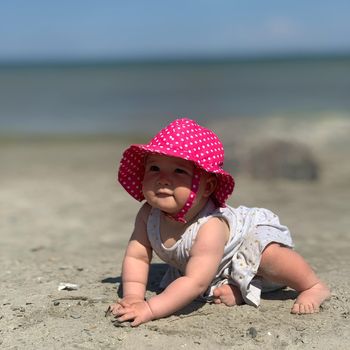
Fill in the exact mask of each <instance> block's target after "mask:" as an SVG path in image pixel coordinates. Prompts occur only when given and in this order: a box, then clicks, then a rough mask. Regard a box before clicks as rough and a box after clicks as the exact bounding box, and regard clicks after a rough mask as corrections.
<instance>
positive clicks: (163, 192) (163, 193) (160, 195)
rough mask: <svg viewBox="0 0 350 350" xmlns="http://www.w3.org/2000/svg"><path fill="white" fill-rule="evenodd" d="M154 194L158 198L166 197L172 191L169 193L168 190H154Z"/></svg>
mask: <svg viewBox="0 0 350 350" xmlns="http://www.w3.org/2000/svg"><path fill="white" fill-rule="evenodd" d="M156 196H157V197H159V198H166V197H171V196H172V193H170V192H169V191H162V190H161V191H157V192H156Z"/></svg>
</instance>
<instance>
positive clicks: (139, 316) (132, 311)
mask: <svg viewBox="0 0 350 350" xmlns="http://www.w3.org/2000/svg"><path fill="white" fill-rule="evenodd" d="M118 304H119V307H118V308H117V310H116V311H115V313H114V314H115V315H116V316H117V317H118V318H117V320H118V321H119V322H125V321H132V322H131V326H133V327H136V326H139V325H140V324H142V323H146V322H148V321H151V320H153V319H154V316H153V313H152V310H151V309H150V307H149V305H148V303H147V301H144V300H142V301H139V302H135V303H133V304H128V303H126V302H124V301H123V300H122V301H120V302H119V303H118Z"/></svg>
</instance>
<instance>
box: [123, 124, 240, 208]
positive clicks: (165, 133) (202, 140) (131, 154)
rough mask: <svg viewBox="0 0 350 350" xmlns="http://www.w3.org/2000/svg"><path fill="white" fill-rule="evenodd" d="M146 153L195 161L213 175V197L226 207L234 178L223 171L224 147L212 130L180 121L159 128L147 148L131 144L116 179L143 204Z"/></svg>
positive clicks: (124, 154) (124, 155)
mask: <svg viewBox="0 0 350 350" xmlns="http://www.w3.org/2000/svg"><path fill="white" fill-rule="evenodd" d="M149 153H157V154H163V155H167V156H173V157H178V158H182V159H186V160H189V161H192V162H194V163H195V164H196V165H197V166H198V167H200V168H202V169H204V170H206V171H207V172H210V173H213V174H216V176H217V179H218V186H217V188H216V190H215V192H214V194H213V196H214V198H215V199H216V201H217V204H218V205H220V206H225V202H226V200H227V198H228V197H229V196H230V195H231V193H232V191H233V188H234V179H233V177H232V176H231V175H230V174H229V173H227V172H225V171H224V170H223V169H222V166H223V163H224V148H223V145H222V143H221V141H220V140H219V138H218V137H217V136H216V135H215V133H213V132H212V131H211V130H209V129H206V128H204V127H202V126H200V125H198V124H197V123H196V122H195V121H193V120H190V119H187V118H182V119H177V120H175V121H173V122H172V123H171V124H169V125H168V126H167V127H165V128H164V129H162V130H161V131H160V132H159V133H158V134H157V135H156V136H155V137H154V138H153V139H152V140H151V141H150V143H148V144H147V145H132V146H130V147H129V148H128V149H127V150H126V151H125V152H124V153H123V158H122V160H121V162H120V167H119V173H118V180H119V182H120V183H121V184H122V186H123V187H124V188H125V190H126V191H127V192H128V193H129V194H130V195H131V196H133V197H134V198H135V199H137V200H138V201H142V200H143V199H144V196H143V194H142V179H143V176H144V157H145V155H146V154H149Z"/></svg>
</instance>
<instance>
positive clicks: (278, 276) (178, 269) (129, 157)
mask: <svg viewBox="0 0 350 350" xmlns="http://www.w3.org/2000/svg"><path fill="white" fill-rule="evenodd" d="M223 161H224V149H223V146H222V143H221V141H220V140H219V139H218V137H217V136H216V134H214V133H213V132H212V131H211V130H209V129H206V128H204V127H202V126H200V125H198V124H197V123H196V122H195V121H193V120H190V119H177V120H175V121H173V122H172V123H171V124H170V125H168V126H167V127H166V128H164V129H163V130H161V131H160V132H159V133H158V134H157V135H156V136H155V137H154V138H153V139H152V140H151V141H150V143H149V144H147V145H132V146H131V147H129V148H128V149H127V150H126V151H125V152H124V154H123V158H122V160H121V163H120V168H119V174H118V179H119V182H120V183H121V184H122V186H123V187H124V188H125V190H126V191H127V192H128V193H129V194H130V195H131V196H132V197H134V198H135V199H137V200H138V201H142V200H144V199H145V200H146V202H145V204H143V206H142V207H141V209H140V210H139V212H138V214H137V216H136V220H135V227H134V231H133V233H132V236H131V238H130V241H129V244H128V247H127V249H126V252H125V257H124V260H123V267H122V282H123V283H122V286H123V298H122V299H121V300H119V301H117V302H116V303H115V304H113V305H111V306H110V311H111V312H112V314H113V315H115V316H116V317H117V320H118V321H120V322H124V321H130V322H131V325H132V326H138V325H140V324H142V323H145V322H148V321H151V320H154V319H158V318H162V317H166V316H169V315H171V314H173V313H174V312H176V311H178V310H180V309H182V308H183V307H184V306H186V305H187V304H189V303H191V302H192V301H193V300H195V299H196V298H198V297H201V298H204V299H206V300H208V301H211V302H214V303H216V304H224V305H227V306H233V305H239V304H243V303H247V304H250V305H254V306H259V303H260V294H261V292H262V291H269V290H274V289H278V288H281V287H283V286H288V287H291V288H293V289H295V290H296V291H298V292H299V295H298V297H297V299H296V301H295V302H294V305H293V307H292V310H291V312H292V313H294V314H309V313H314V312H317V311H318V310H319V307H320V305H321V304H322V303H323V301H324V300H326V299H327V298H328V297H329V296H330V291H329V289H328V287H327V286H326V285H325V284H324V283H323V282H321V281H320V280H319V279H318V277H317V276H316V275H315V273H314V271H313V270H312V269H311V267H310V266H309V265H308V264H307V263H306V261H305V260H304V259H303V258H302V257H301V256H300V255H299V254H298V253H296V252H295V251H294V250H293V249H292V247H293V243H292V239H291V236H290V233H289V230H288V228H287V227H286V226H283V225H281V224H280V222H279V220H278V218H277V216H276V215H274V214H273V213H272V212H271V211H269V210H267V209H259V208H247V207H243V206H240V207H238V208H237V209H235V208H232V207H230V206H227V205H226V204H225V203H226V201H227V199H228V197H229V196H230V195H231V193H232V192H233V188H234V179H233V177H232V176H231V175H230V174H229V173H227V172H226V171H224V170H223V168H222V167H223ZM153 251H154V252H155V253H156V254H157V255H158V256H159V257H160V258H161V259H162V260H163V261H164V262H166V263H167V264H169V269H168V271H167V272H166V274H165V276H164V277H163V279H162V281H161V285H160V287H161V288H162V289H163V291H162V292H161V293H160V294H158V295H155V296H153V297H151V298H149V299H148V300H145V292H146V284H147V279H148V272H149V266H150V263H151V260H152V252H153Z"/></svg>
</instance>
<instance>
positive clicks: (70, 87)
mask: <svg viewBox="0 0 350 350" xmlns="http://www.w3.org/2000/svg"><path fill="white" fill-rule="evenodd" d="M327 112H332V113H333V112H340V113H345V114H348V115H350V58H333V59H332V58H328V59H310V58H308V59H294V60H293V59H289V60H288V59H283V60H278V59H275V60H260V61H259V60H248V61H222V62H218V61H216V62H201V61H198V62H195V61H192V62H177V63H175V62H157V63H129V64H126V63H119V64H118V63H115V64H111V63H109V64H81V65H79V64H76V63H75V64H71V65H69V64H61V65H42V66H40V65H28V66H0V134H2V135H4V134H13V133H15V134H16V133H20V134H28V133H30V134H33V133H34V134H37V133H39V134H42V133H44V134H45V133H46V134H47V133H71V134H91V133H94V134H95V133H140V132H141V133H143V132H146V133H148V132H154V131H156V130H158V129H159V127H160V126H164V125H166V124H167V123H168V122H169V121H171V120H172V119H174V118H175V117H179V116H181V117H184V116H187V117H192V118H195V119H197V120H198V121H200V122H203V123H205V122H206V121H213V120H215V119H230V118H231V119H232V118H237V117H246V118H249V117H262V116H271V115H273V116H281V117H288V118H293V117H303V118H307V117H309V116H313V117H315V116H316V117H317V115H318V114H319V113H323V114H324V113H327Z"/></svg>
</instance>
